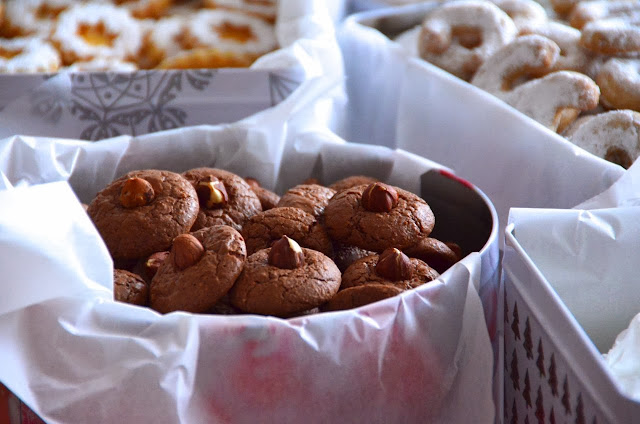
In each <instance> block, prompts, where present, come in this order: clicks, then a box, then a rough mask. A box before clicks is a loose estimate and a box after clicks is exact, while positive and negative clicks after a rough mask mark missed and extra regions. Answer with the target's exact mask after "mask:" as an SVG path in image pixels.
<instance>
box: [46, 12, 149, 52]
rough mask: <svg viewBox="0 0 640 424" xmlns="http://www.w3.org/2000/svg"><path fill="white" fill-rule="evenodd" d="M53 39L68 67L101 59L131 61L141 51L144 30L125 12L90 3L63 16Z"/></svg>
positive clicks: (63, 13) (64, 13) (62, 14)
mask: <svg viewBox="0 0 640 424" xmlns="http://www.w3.org/2000/svg"><path fill="white" fill-rule="evenodd" d="M51 39H52V41H53V42H54V44H55V45H56V46H57V47H58V49H59V50H60V52H61V54H62V59H63V62H64V64H65V65H70V64H72V63H74V62H76V61H79V60H80V61H88V60H93V59H95V58H98V57H103V58H113V59H120V60H129V59H133V58H135V56H136V55H137V53H138V50H139V49H140V46H141V44H142V30H141V27H140V24H139V23H138V21H136V20H135V19H134V18H133V17H132V16H131V14H130V13H129V12H127V11H126V10H124V9H120V8H117V7H115V6H113V5H110V4H102V3H87V4H78V5H76V6H74V7H72V8H70V9H67V10H66V11H64V12H62V13H61V14H60V16H58V23H57V25H56V28H55V30H54V33H53V35H52V36H51Z"/></svg>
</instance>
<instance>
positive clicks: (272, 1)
mask: <svg viewBox="0 0 640 424" xmlns="http://www.w3.org/2000/svg"><path fill="white" fill-rule="evenodd" d="M204 6H205V7H210V8H213V9H216V8H220V9H228V10H234V11H237V12H245V13H248V14H250V15H254V16H257V17H260V18H262V19H265V20H267V21H269V22H274V21H275V20H276V12H277V4H276V0H204Z"/></svg>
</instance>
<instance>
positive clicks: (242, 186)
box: [182, 168, 262, 231]
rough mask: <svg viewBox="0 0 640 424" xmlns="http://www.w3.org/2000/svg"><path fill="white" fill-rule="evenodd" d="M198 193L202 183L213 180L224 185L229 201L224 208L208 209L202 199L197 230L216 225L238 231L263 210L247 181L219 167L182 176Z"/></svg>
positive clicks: (223, 205) (221, 206) (199, 169)
mask: <svg viewBox="0 0 640 424" xmlns="http://www.w3.org/2000/svg"><path fill="white" fill-rule="evenodd" d="M182 175H183V176H184V177H185V178H186V179H187V180H188V181H189V182H190V183H191V184H192V185H193V187H194V188H195V189H196V190H197V186H198V184H199V182H201V181H203V180H206V179H208V178H210V177H213V178H216V179H218V180H220V181H221V182H222V184H223V185H224V188H225V190H226V192H227V196H228V199H226V200H225V201H224V203H223V204H221V205H212V206H211V207H207V206H206V205H205V204H204V203H203V202H202V199H200V211H199V212H198V217H197V219H196V222H195V223H194V224H193V230H194V231H195V230H199V229H200V228H205V227H210V226H212V225H229V226H231V227H233V228H235V229H236V230H238V231H241V230H242V226H243V225H244V223H245V222H246V221H247V220H248V219H249V218H251V217H252V216H253V215H255V214H257V213H259V212H261V211H262V205H261V204H260V199H258V196H256V194H255V193H254V192H253V190H251V187H250V186H249V184H247V183H246V181H245V180H244V179H243V178H242V177H240V176H238V175H236V174H234V173H233V172H229V171H225V170H223V169H218V168H194V169H191V170H189V171H187V172H184V173H183V174H182Z"/></svg>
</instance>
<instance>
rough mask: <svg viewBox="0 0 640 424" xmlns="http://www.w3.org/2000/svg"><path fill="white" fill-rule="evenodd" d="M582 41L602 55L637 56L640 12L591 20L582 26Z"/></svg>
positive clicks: (585, 45) (639, 35)
mask: <svg viewBox="0 0 640 424" xmlns="http://www.w3.org/2000/svg"><path fill="white" fill-rule="evenodd" d="M580 42H581V44H582V46H584V47H586V48H587V49H589V50H591V51H593V52H595V53H598V54H601V55H612V56H628V55H634V56H635V55H637V54H638V53H640V12H637V13H634V14H633V15H630V16H626V17H625V18H611V19H603V20H599V21H593V22H589V23H587V24H586V25H585V26H584V27H582V37H581V39H580Z"/></svg>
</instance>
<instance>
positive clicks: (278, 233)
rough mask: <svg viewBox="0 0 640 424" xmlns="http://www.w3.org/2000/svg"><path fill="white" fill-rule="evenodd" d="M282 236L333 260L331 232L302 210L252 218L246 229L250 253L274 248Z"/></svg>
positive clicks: (276, 211)
mask: <svg viewBox="0 0 640 424" xmlns="http://www.w3.org/2000/svg"><path fill="white" fill-rule="evenodd" d="M282 236H289V237H291V238H292V239H294V240H295V241H297V242H298V243H299V244H300V245H301V246H302V247H306V248H308V249H313V250H317V251H319V252H322V253H324V254H325V255H327V256H329V257H331V255H332V254H333V248H332V245H331V240H330V239H329V235H328V234H327V231H326V230H325V229H324V227H323V226H322V225H320V223H318V221H317V220H316V218H314V216H313V215H311V214H309V213H307V212H305V211H303V210H302V209H298V208H293V207H282V208H275V209H270V210H268V211H263V212H260V213H258V214H256V215H254V216H252V217H251V218H250V219H249V220H248V221H247V222H246V223H245V224H244V227H243V228H242V237H244V241H245V244H246V245H247V254H248V255H252V254H254V253H255V252H257V251H258V250H262V249H266V248H268V247H271V244H272V243H273V242H274V241H276V240H278V239H280V238H281V237H282Z"/></svg>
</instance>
